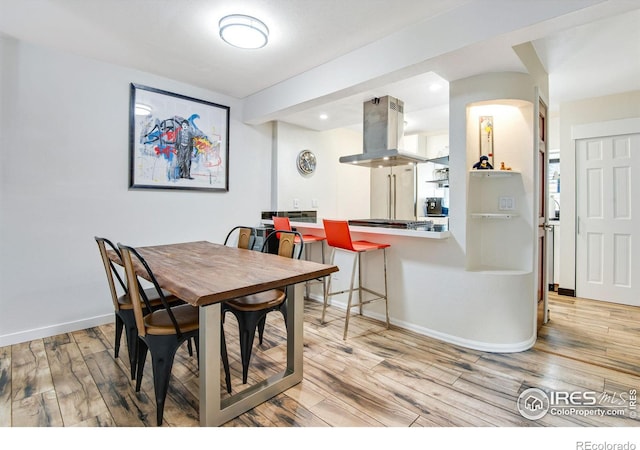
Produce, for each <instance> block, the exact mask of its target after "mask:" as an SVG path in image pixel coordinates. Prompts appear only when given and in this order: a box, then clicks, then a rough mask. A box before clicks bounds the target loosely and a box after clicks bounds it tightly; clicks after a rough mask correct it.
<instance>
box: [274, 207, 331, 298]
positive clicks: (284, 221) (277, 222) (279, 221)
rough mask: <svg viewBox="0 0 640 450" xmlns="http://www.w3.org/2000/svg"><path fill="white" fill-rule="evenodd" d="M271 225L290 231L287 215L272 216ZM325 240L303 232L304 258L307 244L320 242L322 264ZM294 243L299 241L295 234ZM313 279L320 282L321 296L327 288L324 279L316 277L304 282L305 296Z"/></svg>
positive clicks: (307, 248)
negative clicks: (316, 278)
mask: <svg viewBox="0 0 640 450" xmlns="http://www.w3.org/2000/svg"><path fill="white" fill-rule="evenodd" d="M272 219H273V226H274V227H275V229H276V230H288V231H292V229H291V222H289V218H288V217H277V216H273V217H272ZM325 240H326V238H325V237H324V236H316V235H313V234H303V235H302V242H304V244H305V245H304V259H306V260H307V261H309V245H307V244H313V243H314V242H319V243H320V254H321V257H322V263H323V264H324V241H325ZM295 243H296V244H299V243H300V239H299V238H298V237H297V236H296V241H295ZM315 281H318V282H320V283H322V296H323V297H324V296H325V294H326V292H327V290H326V289H327V288H326V285H325V281H324V278H322V279H318V280H312V281H307V282H306V283H305V289H306V292H305V297H306V298H309V284H310V283H314V282H315Z"/></svg>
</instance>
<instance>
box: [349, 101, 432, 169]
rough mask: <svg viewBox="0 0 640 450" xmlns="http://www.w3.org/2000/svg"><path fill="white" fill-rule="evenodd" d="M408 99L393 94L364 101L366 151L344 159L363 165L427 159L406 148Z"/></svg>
mask: <svg viewBox="0 0 640 450" xmlns="http://www.w3.org/2000/svg"><path fill="white" fill-rule="evenodd" d="M403 137H404V102H402V101H400V100H398V99H397V98H393V97H390V96H388V95H387V96H385V97H379V98H374V99H372V100H371V101H368V102H365V103H364V123H363V152H362V153H360V154H357V155H349V156H341V157H340V162H341V163H348V164H356V165H359V166H363V167H392V166H402V165H407V164H418V163H421V162H425V161H426V160H427V159H426V158H423V157H422V156H420V155H417V154H415V153H407V152H404V151H403V150H402V148H403V147H404V146H403V145H402V142H403Z"/></svg>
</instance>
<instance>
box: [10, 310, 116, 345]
mask: <svg viewBox="0 0 640 450" xmlns="http://www.w3.org/2000/svg"><path fill="white" fill-rule="evenodd" d="M113 317H114V316H113V313H110V314H105V315H102V316H95V317H90V318H88V319H82V320H78V321H75V322H66V323H58V324H55V325H51V326H47V327H43V328H34V329H32V330H25V331H20V332H19V333H12V334H3V335H0V347H5V346H7V345H13V344H20V343H22V342H29V341H33V340H35V339H42V338H46V337H50V336H55V335H57V334H62V333H70V332H73V331H78V330H84V329H86V328H91V327H97V326H99V325H105V324H107V323H111V322H113V320H114V318H113Z"/></svg>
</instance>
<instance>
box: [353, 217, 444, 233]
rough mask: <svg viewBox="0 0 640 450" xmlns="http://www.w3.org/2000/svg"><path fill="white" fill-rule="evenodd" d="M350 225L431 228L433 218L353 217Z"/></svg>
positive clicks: (413, 228)
mask: <svg viewBox="0 0 640 450" xmlns="http://www.w3.org/2000/svg"><path fill="white" fill-rule="evenodd" d="M349 225H355V226H361V227H383V228H404V229H408V230H427V231H435V230H431V228H432V226H433V221H431V220H399V219H352V220H349Z"/></svg>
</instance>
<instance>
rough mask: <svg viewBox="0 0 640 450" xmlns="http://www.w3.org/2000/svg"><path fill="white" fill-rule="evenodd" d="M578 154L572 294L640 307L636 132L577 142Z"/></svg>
mask: <svg viewBox="0 0 640 450" xmlns="http://www.w3.org/2000/svg"><path fill="white" fill-rule="evenodd" d="M576 158H577V161H576V179H577V182H576V184H577V202H576V206H577V208H576V211H577V217H576V226H577V237H576V295H577V296H578V297H584V298H591V299H595V300H604V301H610V302H615V303H623V304H627V305H635V306H640V220H639V219H638V216H639V215H640V182H639V181H638V180H640V179H638V173H639V171H640V163H639V161H640V134H629V135H620V136H608V137H599V138H593V139H581V140H577V141H576ZM634 174H635V178H636V182H635V183H634V182H633V178H634V177H633V175H634Z"/></svg>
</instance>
